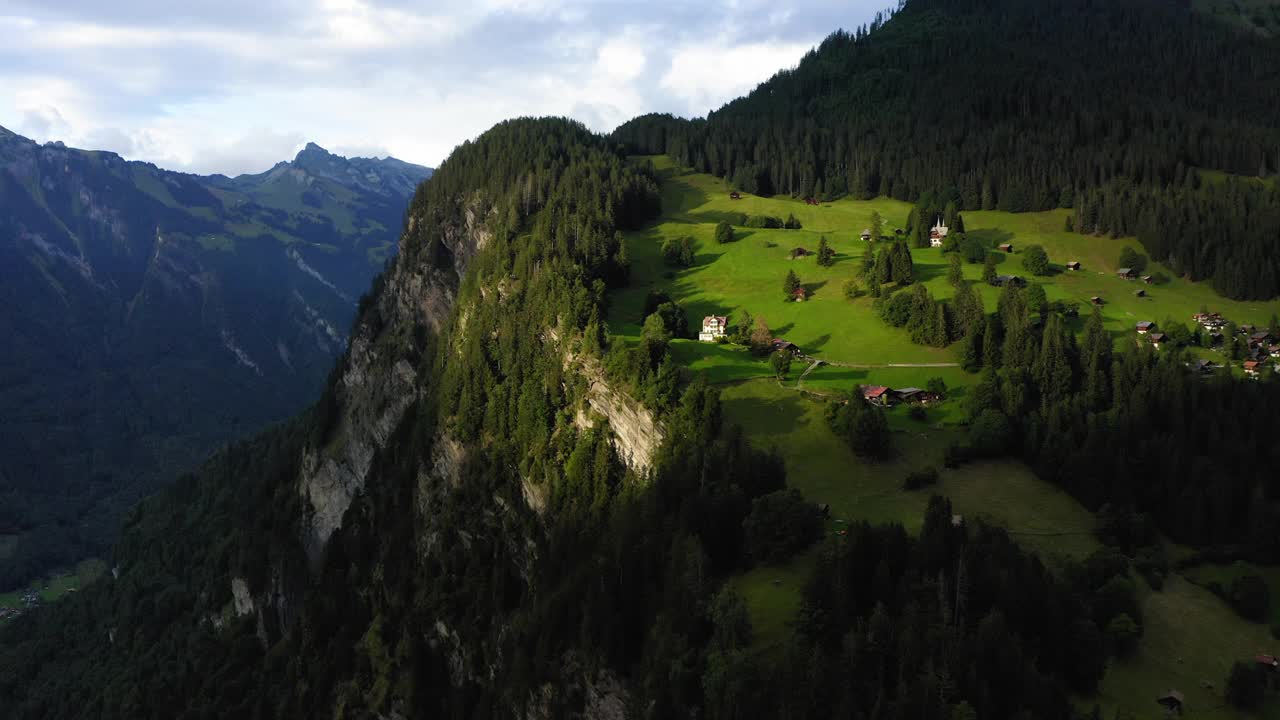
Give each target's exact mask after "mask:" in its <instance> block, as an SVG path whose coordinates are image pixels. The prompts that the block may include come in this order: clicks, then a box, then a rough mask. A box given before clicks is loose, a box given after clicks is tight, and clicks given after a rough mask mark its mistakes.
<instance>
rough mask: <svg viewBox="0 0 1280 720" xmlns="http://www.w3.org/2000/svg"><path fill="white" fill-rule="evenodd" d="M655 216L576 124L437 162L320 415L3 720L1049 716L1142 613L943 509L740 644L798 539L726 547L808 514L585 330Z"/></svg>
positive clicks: (55, 634)
mask: <svg viewBox="0 0 1280 720" xmlns="http://www.w3.org/2000/svg"><path fill="white" fill-rule="evenodd" d="M656 201H657V189H656V186H655V181H654V177H653V175H652V174H651V171H650V170H649V169H647V168H646V167H644V166H642V165H640V166H637V165H632V164H629V163H628V161H626V160H625V159H624V158H623V157H622V156H620V155H617V154H616V153H615V151H614V150H613V149H612V146H611V145H610V144H609V143H608V142H607V141H606V140H605V139H604V138H601V137H598V136H594V135H591V134H590V133H588V132H587V131H586V130H585V129H583V128H582V127H581V126H580V125H576V124H574V123H571V122H568V121H564V120H518V121H511V122H507V123H503V124H501V125H499V126H498V127H496V128H494V129H493V130H491V131H490V132H488V133H486V134H485V135H484V136H482V137H481V138H479V139H478V140H477V141H475V142H473V143H468V144H464V145H463V146H461V147H460V148H459V149H458V150H456V151H455V152H454V154H453V155H452V156H451V157H450V158H449V159H448V160H447V161H446V162H445V163H444V165H443V166H442V167H441V168H440V170H439V171H438V172H437V173H436V175H435V176H434V177H433V179H432V180H430V181H429V182H427V183H425V184H423V186H422V187H421V188H420V190H419V191H418V193H417V195H416V197H415V199H414V201H413V204H412V209H411V212H410V217H409V221H408V226H407V229H406V231H405V233H404V235H403V237H402V239H401V248H400V252H399V254H398V256H397V259H396V261H395V262H394V263H393V265H392V266H391V267H390V268H389V269H388V270H387V271H386V272H385V273H384V274H383V275H382V276H380V278H379V279H378V280H377V281H376V283H375V290H374V292H373V293H372V294H371V295H370V296H369V300H368V301H367V302H366V303H363V304H362V309H361V314H360V318H359V320H358V324H357V326H356V330H355V332H354V335H353V338H352V342H351V345H350V349H349V350H348V352H347V353H346V355H345V357H344V358H343V360H342V362H341V363H340V365H339V367H338V370H337V371H336V372H335V373H334V374H333V376H332V378H331V382H330V383H329V385H328V388H327V389H326V391H325V394H324V396H323V398H322V399H321V401H320V402H319V403H318V404H317V405H316V406H315V407H314V408H313V409H312V410H311V411H309V412H308V413H306V414H304V415H302V416H300V417H299V418H298V419H296V420H295V421H293V422H291V423H289V424H287V425H286V426H283V427H281V428H278V429H276V430H273V431H270V432H268V433H266V434H264V435H263V436H261V437H260V438H259V439H257V440H254V441H252V442H248V443H242V444H237V445H234V446H232V447H230V448H228V449H227V450H226V451H225V452H223V453H220V454H219V455H218V457H216V458H215V459H213V460H212V461H211V462H209V463H208V464H206V465H205V466H204V467H203V468H202V469H201V471H200V472H199V473H197V474H195V475H193V476H189V477H187V478H184V479H183V480H182V481H180V482H179V483H178V484H177V485H176V486H175V487H173V488H172V489H170V490H168V491H166V492H164V493H162V494H160V495H159V496H158V497H155V498H153V499H150V500H147V501H145V502H144V503H143V504H142V505H141V506H140V507H139V508H138V509H137V510H136V511H135V512H134V513H133V514H132V515H131V516H130V518H129V522H128V527H127V528H126V530H125V533H124V537H123V539H122V541H121V542H120V544H119V545H118V546H117V548H116V551H115V554H114V556H113V559H112V563H113V565H114V568H113V570H112V573H111V576H110V577H108V578H104V579H103V580H102V581H100V582H98V583H95V584H93V585H91V586H90V587H88V588H86V589H85V590H84V591H83V592H81V593H78V594H77V595H75V596H72V597H69V598H68V599H66V600H65V601H63V602H62V603H59V604H58V605H57V606H55V607H51V608H46V609H43V610H40V611H37V612H35V613H32V614H31V615H30V616H29V617H28V618H25V619H24V621H23V622H21V623H14V624H12V625H11V626H10V627H8V628H6V629H5V630H4V631H3V634H0V668H2V670H0V716H4V717H32V716H40V717H128V718H148V717H155V718H160V717H166V718H172V717H208V716H214V717H224V716H236V717H263V718H266V717H272V718H283V717H420V716H421V717H433V716H450V717H532V718H544V717H545V718H550V717H571V716H579V715H583V716H589V717H622V716H624V715H632V716H637V717H653V718H666V717H686V716H705V717H717V718H719V717H773V716H778V717H783V716H790V717H813V716H817V715H819V714H821V715H827V714H830V713H831V712H833V711H835V712H837V714H841V715H846V716H862V715H865V714H867V713H870V712H871V711H872V710H873V709H875V714H876V716H878V717H930V718H935V717H936V718H944V717H952V716H953V713H961V714H962V715H964V714H965V713H972V712H974V711H976V712H977V713H978V716H979V717H1012V716H1015V715H1018V714H1019V713H1024V714H1025V716H1027V717H1038V718H1064V719H1065V718H1070V717H1072V716H1073V714H1072V710H1071V704H1070V703H1069V702H1068V701H1067V697H1068V693H1070V692H1086V693H1087V692H1089V691H1090V690H1091V689H1092V688H1093V687H1094V686H1096V684H1097V682H1098V679H1099V677H1100V675H1101V672H1102V669H1103V667H1104V663H1105V659H1106V654H1105V652H1106V651H1105V650H1104V648H1103V645H1102V642H1103V641H1102V636H1101V634H1100V633H1099V631H1098V624H1097V621H1096V620H1098V619H1105V618H1108V617H1111V616H1112V615H1114V614H1116V613H1118V612H1122V611H1129V612H1132V613H1136V612H1137V611H1136V610H1135V609H1132V608H1131V605H1132V598H1131V597H1129V596H1128V595H1127V594H1126V592H1125V591H1124V590H1123V588H1120V589H1117V588H1116V587H1114V586H1113V584H1110V583H1107V580H1108V579H1109V578H1111V577H1112V576H1113V575H1114V574H1115V572H1116V568H1115V567H1114V566H1113V565H1114V562H1115V559H1114V558H1113V559H1111V560H1108V559H1107V558H1100V559H1099V560H1098V561H1097V562H1096V563H1094V564H1091V565H1089V566H1087V567H1081V568H1079V569H1078V571H1076V572H1073V573H1071V574H1070V575H1068V576H1067V577H1066V578H1061V577H1057V576H1055V575H1054V574H1052V573H1050V572H1048V571H1047V570H1046V569H1045V568H1044V566H1042V565H1041V564H1040V562H1039V561H1038V560H1036V559H1034V558H1032V557H1029V556H1026V555H1024V554H1023V553H1022V552H1021V551H1019V550H1018V549H1017V548H1016V547H1015V546H1014V545H1013V544H1012V543H1011V542H1010V540H1009V539H1008V537H1007V536H1006V535H1005V534H1004V532H1003V531H1000V530H996V529H992V528H988V527H985V526H984V525H982V524H981V523H975V524H973V525H965V524H959V525H958V524H956V523H955V522H954V520H953V515H952V512H951V509H950V507H949V505H948V503H947V502H946V501H945V500H942V499H935V500H934V501H933V502H932V503H931V505H930V508H929V512H928V515H927V517H926V518H925V520H924V528H923V530H922V532H921V534H920V535H919V536H918V537H913V536H910V535H908V534H907V533H906V532H905V531H904V530H903V529H902V528H901V527H900V526H887V527H878V528H876V527H871V526H867V525H855V526H853V527H852V528H851V529H850V533H849V537H848V538H847V541H846V542H841V543H831V544H830V545H829V546H828V547H827V548H825V549H824V551H823V555H822V560H821V562H820V563H819V565H820V567H819V569H818V570H817V571H816V572H815V575H814V578H813V580H812V581H811V583H810V584H809V586H808V588H807V589H806V591H805V607H806V610H805V612H804V613H803V617H804V620H803V621H802V622H801V624H800V626H799V627H798V628H797V631H796V639H795V643H794V647H793V649H792V650H790V651H789V652H788V654H787V656H786V657H785V658H782V659H781V662H778V663H776V664H774V663H773V662H772V661H768V662H767V661H766V660H765V659H763V658H761V657H758V656H757V654H756V653H755V652H754V651H752V650H750V648H749V645H750V642H751V632H752V631H751V628H750V623H749V622H748V620H747V616H746V613H745V608H744V607H743V605H742V601H741V599H739V598H738V597H737V596H735V595H734V594H732V593H730V592H725V591H721V590H720V584H721V580H722V579H723V578H724V577H725V576H726V575H727V574H729V573H731V572H734V571H738V570H741V569H743V568H745V567H749V566H751V565H752V564H753V563H755V562H758V561H759V560H761V559H762V558H766V557H769V556H770V555H771V554H772V553H775V552H776V551H777V547H776V546H775V544H776V543H781V544H782V545H781V546H782V547H787V546H789V545H788V543H790V542H792V541H789V540H787V539H786V538H785V537H780V536H779V534H778V532H777V531H776V529H775V531H773V532H770V531H768V530H767V529H766V530H765V531H764V532H761V533H759V534H758V535H757V534H749V533H747V532H746V531H745V530H744V527H747V526H754V527H759V528H768V527H769V526H770V525H771V524H773V522H774V521H780V520H782V519H783V518H781V517H778V516H776V515H775V513H776V512H779V509H785V510H782V512H790V513H792V515H791V517H790V518H789V519H787V520H786V521H785V522H786V523H787V524H788V525H790V524H791V523H792V522H796V523H798V525H797V526H798V527H805V526H810V527H815V529H816V525H815V524H816V523H817V520H818V517H817V510H816V508H815V507H814V506H812V505H806V504H805V503H803V502H800V501H798V499H797V498H796V497H795V495H794V493H793V491H788V490H785V489H784V485H785V477H784V471H783V469H782V464H781V462H780V460H779V459H778V458H777V457H775V456H773V455H771V454H768V453H761V452H759V451H757V450H753V449H751V447H750V446H749V444H748V442H747V438H746V437H745V436H744V435H743V434H742V432H741V431H740V430H737V429H736V428H734V427H731V426H728V425H727V424H726V423H725V422H724V420H723V418H722V414H721V412H720V409H719V401H718V393H717V391H716V390H714V389H712V388H710V387H708V386H707V385H706V384H705V382H703V381H701V380H699V379H697V378H689V377H687V376H684V375H683V374H682V373H681V372H680V371H678V370H676V369H675V367H674V365H673V363H672V360H671V358H670V355H669V350H668V347H667V339H666V337H664V336H663V334H662V333H661V332H656V331H655V332H654V333H652V334H647V335H646V337H645V338H644V339H643V340H642V341H641V342H640V343H639V344H637V345H629V344H627V343H624V342H614V341H612V340H611V339H610V337H609V335H608V333H607V332H606V330H605V328H604V327H603V326H602V324H601V320H600V318H601V317H602V311H603V310H604V303H605V302H606V300H607V298H606V294H605V291H606V290H607V289H609V288H611V287H617V286H618V285H620V284H623V283H625V282H626V281H627V270H628V266H629V261H628V259H627V256H626V252H625V246H624V245H622V244H621V243H620V233H619V230H621V229H624V228H631V227H635V226H637V225H638V224H640V223H641V222H643V221H644V220H645V219H646V218H648V217H651V216H652V215H653V214H654V213H655V211H656V209H657V206H656ZM667 337H669V336H667ZM797 513H798V514H797ZM785 534H786V533H785V532H784V533H783V536H785ZM1119 562H1120V563H1121V564H1122V565H1123V564H1124V560H1123V559H1122V558H1121V559H1119ZM1029 599H1031V601H1030V602H1029V601H1028V600H1029ZM957 708H958V709H957ZM965 716H968V715H965Z"/></svg>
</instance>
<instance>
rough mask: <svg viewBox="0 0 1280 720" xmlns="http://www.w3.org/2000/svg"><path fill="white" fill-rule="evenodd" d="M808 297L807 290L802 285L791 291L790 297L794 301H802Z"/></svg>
mask: <svg viewBox="0 0 1280 720" xmlns="http://www.w3.org/2000/svg"><path fill="white" fill-rule="evenodd" d="M808 297H809V291H808V290H805V289H804V288H802V287H798V288H796V289H795V290H792V291H791V299H792V300H795V301H796V302H804V301H805V300H806V299H807V298H808Z"/></svg>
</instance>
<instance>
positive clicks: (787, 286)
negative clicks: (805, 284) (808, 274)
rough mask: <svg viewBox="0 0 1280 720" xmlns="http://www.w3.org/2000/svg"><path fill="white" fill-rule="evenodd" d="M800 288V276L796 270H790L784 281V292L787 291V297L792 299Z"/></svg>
mask: <svg viewBox="0 0 1280 720" xmlns="http://www.w3.org/2000/svg"><path fill="white" fill-rule="evenodd" d="M799 288H800V276H799V275H796V271H795V270H788V271H787V278H786V279H785V280H783V281H782V292H783V293H785V294H786V296H787V299H788V300H790V299H791V297H792V296H793V295H794V294H795V292H796V290H798V289H799Z"/></svg>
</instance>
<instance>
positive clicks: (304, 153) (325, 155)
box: [293, 142, 346, 165]
mask: <svg viewBox="0 0 1280 720" xmlns="http://www.w3.org/2000/svg"><path fill="white" fill-rule="evenodd" d="M345 159H346V158H340V157H339V156H337V155H334V154H333V153H331V152H329V151H328V150H325V149H324V148H322V147H320V146H319V145H317V144H315V143H313V142H309V143H307V145H306V147H304V148H302V150H300V151H299V152H298V155H297V156H296V157H294V159H293V162H294V164H295V165H297V164H303V163H309V162H332V161H334V160H345Z"/></svg>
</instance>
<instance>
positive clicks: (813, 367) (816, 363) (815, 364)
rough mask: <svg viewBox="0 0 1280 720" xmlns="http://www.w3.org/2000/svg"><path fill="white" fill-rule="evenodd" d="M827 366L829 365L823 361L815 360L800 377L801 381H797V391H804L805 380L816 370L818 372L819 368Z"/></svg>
mask: <svg viewBox="0 0 1280 720" xmlns="http://www.w3.org/2000/svg"><path fill="white" fill-rule="evenodd" d="M825 364H827V363H826V362H825V361H823V360H814V361H813V364H812V365H810V366H809V367H808V368H806V369H805V371H804V374H802V375H801V376H800V379H799V380H796V389H797V390H800V389H802V388H803V387H804V379H805V378H807V377H809V373H811V372H813V371H814V370H817V369H818V366H820V365H825Z"/></svg>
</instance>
